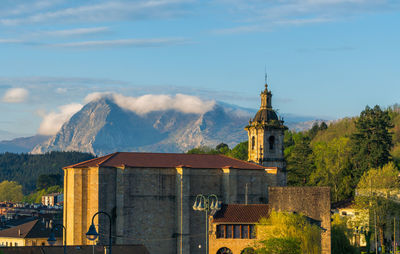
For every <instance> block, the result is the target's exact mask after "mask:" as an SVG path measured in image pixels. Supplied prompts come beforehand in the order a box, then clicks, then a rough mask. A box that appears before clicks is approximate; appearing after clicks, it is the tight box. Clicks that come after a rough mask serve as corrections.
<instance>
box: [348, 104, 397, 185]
mask: <svg viewBox="0 0 400 254" xmlns="http://www.w3.org/2000/svg"><path fill="white" fill-rule="evenodd" d="M355 125H356V130H355V132H354V133H353V134H352V135H351V147H352V163H353V171H354V174H353V175H354V177H356V178H359V177H361V176H362V175H363V174H364V172H365V171H367V170H368V169H370V168H377V167H382V166H383V165H385V164H386V163H388V162H389V161H390V159H391V155H390V151H391V149H392V147H393V142H392V133H391V132H390V129H391V128H392V127H393V126H394V125H393V124H392V122H391V119H390V117H389V112H388V111H387V110H386V111H383V110H381V108H380V107H379V106H375V107H374V108H370V107H368V106H367V107H365V110H364V111H362V112H361V114H360V117H359V118H358V119H357V120H356V122H355Z"/></svg>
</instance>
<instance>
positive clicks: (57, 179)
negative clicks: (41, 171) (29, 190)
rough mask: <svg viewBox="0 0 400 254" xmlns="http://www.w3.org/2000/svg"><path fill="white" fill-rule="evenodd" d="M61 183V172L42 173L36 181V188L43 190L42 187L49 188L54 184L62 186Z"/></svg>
mask: <svg viewBox="0 0 400 254" xmlns="http://www.w3.org/2000/svg"><path fill="white" fill-rule="evenodd" d="M61 184H62V182H61V175H60V174H48V175H47V174H46V175H40V176H39V177H38V180H37V183H36V189H37V190H41V189H46V188H49V187H50V186H54V185H59V186H61Z"/></svg>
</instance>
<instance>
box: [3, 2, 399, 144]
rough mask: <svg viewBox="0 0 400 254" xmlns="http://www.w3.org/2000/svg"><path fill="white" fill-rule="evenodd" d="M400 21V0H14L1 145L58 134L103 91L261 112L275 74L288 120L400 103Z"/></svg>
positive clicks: (7, 13) (7, 23)
mask: <svg viewBox="0 0 400 254" xmlns="http://www.w3.org/2000/svg"><path fill="white" fill-rule="evenodd" d="M399 14H400V1H398V0H148V1H142V0H131V1H123V0H122V1H118V0H113V1H111V0H86V1H78V0H75V1H68V0H37V1H32V0H2V1H0V111H1V115H2V118H1V120H0V138H1V137H17V136H29V135H34V134H36V133H41V134H54V132H55V131H56V130H57V128H59V126H60V125H61V124H62V123H63V122H65V121H66V120H67V119H68V118H69V117H71V115H72V114H73V113H75V112H76V111H77V110H79V109H80V108H81V107H82V106H83V105H84V104H85V103H87V101H88V99H87V98H90V97H93V95H96V94H110V93H113V94H114V95H113V96H117V97H118V96H119V97H118V98H124V96H125V97H127V98H130V100H131V101H134V103H138V102H141V101H146V102H148V100H146V98H147V99H148V98H153V99H157V98H159V97H157V96H161V97H162V98H164V99H165V101H170V102H171V103H174V101H175V100H178V99H182V98H183V97H182V96H184V99H185V100H186V102H188V103H190V102H191V101H193V102H194V104H193V105H195V106H196V105H197V106H199V107H202V106H204V105H211V104H210V103H212V102H213V101H224V102H227V103H230V104H235V105H238V106H242V107H246V108H254V109H257V108H258V107H259V105H260V101H259V93H260V91H261V90H262V89H263V88H264V81H265V80H264V75H265V72H266V73H267V82H268V85H269V89H271V90H272V93H273V106H274V108H276V109H277V110H278V112H279V113H281V114H295V115H301V116H315V117H316V118H322V119H338V118H342V117H351V116H356V115H359V113H360V112H361V111H362V110H363V109H364V108H365V106H366V105H370V106H374V105H380V106H381V107H387V106H390V105H393V104H395V103H400V32H399V31H400V30H399V27H400V15H399ZM143 96H145V97H143ZM149 96H150V97H149ZM151 96H155V97H151ZM185 96H186V97H185ZM161 97H160V98H161ZM143 98H145V99H143ZM199 100H200V101H199ZM196 103H197V104H196ZM135 105H136V104H135ZM49 126H50V127H49ZM51 126H53V127H51ZM47 127H49V128H47Z"/></svg>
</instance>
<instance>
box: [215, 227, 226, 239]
mask: <svg viewBox="0 0 400 254" xmlns="http://www.w3.org/2000/svg"><path fill="white" fill-rule="evenodd" d="M225 228H226V225H217V238H225V230H226V229H225Z"/></svg>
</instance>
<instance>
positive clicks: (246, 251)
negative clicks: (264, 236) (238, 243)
mask: <svg viewBox="0 0 400 254" xmlns="http://www.w3.org/2000/svg"><path fill="white" fill-rule="evenodd" d="M254 253H256V252H255V250H254V249H253V248H251V247H247V248H244V249H243V250H242V251H241V252H240V254H254Z"/></svg>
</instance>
